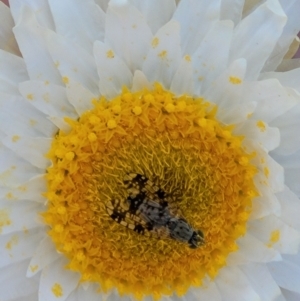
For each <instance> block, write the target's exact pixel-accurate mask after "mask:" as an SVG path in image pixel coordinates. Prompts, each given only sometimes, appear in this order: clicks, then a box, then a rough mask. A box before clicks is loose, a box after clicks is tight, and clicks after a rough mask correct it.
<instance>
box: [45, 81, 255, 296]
mask: <svg viewBox="0 0 300 301" xmlns="http://www.w3.org/2000/svg"><path fill="white" fill-rule="evenodd" d="M216 110H217V107H216V106H213V105H211V104H210V103H208V102H206V101H204V100H203V99H200V98H197V99H195V98H193V97H190V96H186V95H184V96H180V97H175V96H174V95H173V94H172V93H171V92H168V91H165V90H164V89H163V88H162V87H161V86H160V85H158V84H157V85H156V86H155V88H154V89H153V91H149V90H143V91H139V92H135V93H132V92H129V91H128V90H126V89H124V90H123V92H122V93H121V94H120V95H119V96H118V97H116V98H114V99H113V100H111V101H107V100H106V99H104V98H101V99H99V100H97V101H94V109H93V110H91V111H88V112H86V113H84V114H83V115H82V116H81V117H80V119H79V120H70V119H67V122H68V124H69V125H70V131H69V132H68V133H64V132H62V131H60V132H59V133H58V134H57V135H56V137H55V139H54V140H53V143H52V147H51V150H50V152H49V154H48V157H49V158H50V159H51V160H52V162H53V166H51V167H50V168H49V169H48V174H47V181H48V191H47V192H46V197H47V199H48V200H49V202H48V210H47V211H46V212H44V213H43V216H44V220H45V222H46V223H47V224H48V225H50V231H49V235H50V236H51V238H52V240H53V241H54V243H55V245H56V248H57V250H58V251H60V252H63V253H64V254H65V255H66V256H67V257H68V258H69V260H70V262H69V265H68V268H70V269H71V270H75V271H79V272H80V273H81V275H82V281H96V282H98V283H100V289H101V290H104V291H105V290H107V289H110V288H113V287H116V288H117V289H118V290H119V292H120V293H121V294H133V295H134V296H135V297H136V298H141V297H142V296H144V295H153V296H154V297H155V298H159V297H160V296H161V295H162V294H166V295H168V294H172V293H173V292H174V291H175V292H176V293H177V294H178V295H182V294H184V293H185V292H186V290H187V289H188V288H189V287H190V286H191V285H195V286H199V285H201V282H202V279H203V277H204V276H205V275H207V274H208V275H209V276H210V277H212V278H213V277H215V276H216V275H217V273H218V270H219V269H220V268H221V267H222V266H224V265H225V264H226V257H227V255H228V254H229V253H230V252H232V251H235V250H236V249H237V245H236V240H237V238H238V237H240V236H241V235H243V234H245V231H246V221H247V219H248V216H249V213H250V210H251V199H252V198H253V197H254V196H256V195H257V192H256V189H255V187H254V184H253V181H252V178H253V175H254V174H255V172H256V169H255V167H254V166H253V165H252V164H251V163H250V161H251V158H252V156H253V154H252V155H251V154H247V153H245V152H244V151H243V148H242V140H243V137H238V136H234V135H233V133H232V130H233V126H225V125H222V124H220V122H218V121H217V120H216V118H215V114H216ZM130 172H134V173H140V174H143V175H145V176H146V177H147V178H149V179H151V180H152V181H154V182H155V183H156V184H157V185H159V186H160V187H161V188H162V189H163V190H164V191H166V192H172V193H173V194H174V195H175V196H176V197H175V198H174V204H172V205H173V206H177V207H178V208H179V209H180V212H182V215H183V217H184V218H185V219H186V220H188V221H189V223H190V224H191V225H192V226H193V227H194V228H195V229H201V230H202V231H203V233H204V235H205V245H204V246H202V247H200V248H198V249H190V248H189V247H188V246H187V245H186V244H184V243H180V242H177V241H175V240H172V239H167V238H166V239H162V240H159V239H157V238H155V237H151V236H150V237H148V236H143V235H139V234H137V233H135V232H133V231H131V230H129V229H127V228H126V227H123V226H121V225H119V224H118V223H116V222H115V221H114V220H113V219H111V218H110V216H108V214H107V212H106V207H105V203H106V202H107V201H108V200H111V199H120V200H124V204H125V205H126V198H127V191H126V188H125V187H124V185H123V178H124V176H125V175H126V174H127V173H130Z"/></svg>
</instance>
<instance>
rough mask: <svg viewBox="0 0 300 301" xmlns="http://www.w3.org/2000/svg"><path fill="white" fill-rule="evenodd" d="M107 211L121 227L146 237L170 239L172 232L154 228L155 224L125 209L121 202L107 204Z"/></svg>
mask: <svg viewBox="0 0 300 301" xmlns="http://www.w3.org/2000/svg"><path fill="white" fill-rule="evenodd" d="M106 211H107V213H108V214H109V216H110V217H111V218H112V219H113V220H114V221H116V222H117V223H119V224H120V225H122V226H124V227H126V228H128V229H130V230H133V231H135V232H137V233H138V234H142V235H145V236H154V237H156V238H159V239H161V238H170V232H169V230H168V229H167V228H165V227H159V228H157V227H154V226H153V224H151V223H149V222H147V221H145V219H143V218H142V216H139V215H136V214H134V213H131V212H130V210H129V209H125V208H124V207H123V206H122V203H121V202H120V201H119V200H111V201H109V202H107V203H106Z"/></svg>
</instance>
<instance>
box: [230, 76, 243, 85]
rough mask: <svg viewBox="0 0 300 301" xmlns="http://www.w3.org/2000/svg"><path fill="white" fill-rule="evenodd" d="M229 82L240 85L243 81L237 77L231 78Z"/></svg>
mask: <svg viewBox="0 0 300 301" xmlns="http://www.w3.org/2000/svg"><path fill="white" fill-rule="evenodd" d="M229 81H230V82H231V83H232V84H234V85H239V84H241V83H242V80H241V79H240V78H239V77H236V76H230V77H229Z"/></svg>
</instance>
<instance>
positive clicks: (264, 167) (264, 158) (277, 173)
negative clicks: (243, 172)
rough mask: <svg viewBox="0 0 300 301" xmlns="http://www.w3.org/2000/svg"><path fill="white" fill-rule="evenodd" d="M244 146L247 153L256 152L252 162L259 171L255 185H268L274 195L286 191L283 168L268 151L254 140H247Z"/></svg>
mask: <svg viewBox="0 0 300 301" xmlns="http://www.w3.org/2000/svg"><path fill="white" fill-rule="evenodd" d="M243 146H244V147H245V148H246V150H247V153H253V152H255V157H254V158H253V159H252V160H251V162H252V163H253V164H254V165H255V166H257V169H258V171H259V172H258V174H257V176H255V183H256V184H265V185H267V186H268V187H269V188H270V189H271V190H272V193H274V192H278V191H282V190H283V189H284V170H283V167H282V166H281V165H280V164H278V163H277V162H276V161H275V160H274V159H273V158H272V157H271V156H269V155H268V154H267V152H266V150H265V149H263V148H262V147H261V145H259V143H257V141H255V140H254V139H253V140H248V139H245V141H244V143H243ZM260 186H261V185H259V186H257V187H260ZM261 195H262V194H261Z"/></svg>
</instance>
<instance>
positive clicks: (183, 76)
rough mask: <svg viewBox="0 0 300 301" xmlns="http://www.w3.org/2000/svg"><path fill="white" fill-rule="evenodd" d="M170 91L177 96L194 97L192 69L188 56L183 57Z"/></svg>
mask: <svg viewBox="0 0 300 301" xmlns="http://www.w3.org/2000/svg"><path fill="white" fill-rule="evenodd" d="M170 90H171V91H172V92H174V93H175V94H176V95H177V96H178V95H182V94H189V95H194V94H195V93H194V85H193V67H192V62H191V59H190V57H189V56H185V57H184V58H183V59H182V60H181V63H180V65H179V68H178V69H177V71H176V73H175V75H174V77H173V79H172V82H171V87H170Z"/></svg>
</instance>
